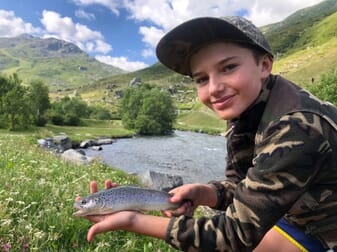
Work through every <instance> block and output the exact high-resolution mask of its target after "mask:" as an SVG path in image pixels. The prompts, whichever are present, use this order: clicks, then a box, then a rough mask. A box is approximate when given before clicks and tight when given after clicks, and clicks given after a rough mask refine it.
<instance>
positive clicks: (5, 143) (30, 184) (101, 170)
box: [0, 131, 174, 251]
mask: <svg viewBox="0 0 337 252" xmlns="http://www.w3.org/2000/svg"><path fill="white" fill-rule="evenodd" d="M31 142H32V141H31V135H28V134H26V135H24V134H12V133H8V132H4V131H0V172H1V176H0V246H1V249H2V251H174V250H173V249H171V248H170V247H168V246H167V245H166V244H165V243H164V242H163V241H159V240H156V239H152V238H148V237H144V236H138V235H136V234H132V233H128V232H122V231H116V232H111V233H107V234H101V235H98V236H97V237H96V238H95V240H94V242H92V243H88V242H87V241H86V232H87V230H88V228H89V226H90V225H91V224H90V223H89V222H88V221H86V220H85V219H83V218H73V217H72V213H73V212H74V208H73V202H74V198H75V196H76V195H85V194H87V193H88V184H89V181H91V180H96V181H97V182H98V183H99V185H102V184H103V183H104V180H105V179H106V178H110V179H112V180H113V181H116V182H118V183H119V184H135V183H137V180H136V178H135V177H133V176H128V175H127V174H125V173H123V172H121V171H119V170H117V169H112V168H110V167H107V166H106V165H104V164H101V163H94V164H92V165H89V166H78V165H74V164H70V163H66V162H64V161H62V160H61V159H59V158H58V157H56V156H55V155H54V154H51V153H48V152H46V151H45V150H43V149H41V148H40V147H37V146H35V145H32V144H31Z"/></svg>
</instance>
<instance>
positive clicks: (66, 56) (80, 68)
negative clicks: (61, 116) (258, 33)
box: [0, 34, 124, 91]
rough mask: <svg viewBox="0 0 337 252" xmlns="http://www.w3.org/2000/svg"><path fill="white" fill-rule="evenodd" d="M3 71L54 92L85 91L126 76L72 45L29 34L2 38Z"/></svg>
mask: <svg viewBox="0 0 337 252" xmlns="http://www.w3.org/2000/svg"><path fill="white" fill-rule="evenodd" d="M0 71H1V72H2V73H7V74H10V73H13V72H16V73H18V75H19V78H20V79H22V80H23V82H24V83H28V82H29V81H31V80H36V79H40V80H42V81H44V82H45V83H46V84H48V86H49V87H50V89H51V90H54V91H55V90H65V89H71V88H76V87H81V86H82V87H83V86H86V85H90V84H92V83H94V82H95V81H97V80H98V79H101V78H103V77H105V76H112V75H115V74H121V73H124V71H123V70H121V69H119V68H116V67H113V66H110V65H107V64H103V63H101V62H99V61H97V60H96V59H94V58H91V57H89V56H88V55H87V54H86V53H85V52H83V51H82V50H81V49H80V48H79V47H77V46H76V45H74V44H72V43H68V42H65V41H62V40H58V39H55V38H47V39H41V38H37V37H33V36H30V35H27V34H24V35H20V36H18V37H14V38H0Z"/></svg>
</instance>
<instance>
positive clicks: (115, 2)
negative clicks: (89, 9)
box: [73, 0, 122, 15]
mask: <svg viewBox="0 0 337 252" xmlns="http://www.w3.org/2000/svg"><path fill="white" fill-rule="evenodd" d="M73 2H74V3H75V4H77V5H78V6H88V5H93V4H99V5H102V6H105V7H107V8H108V9H110V10H111V11H112V12H113V13H115V14H116V15H119V10H118V9H119V7H121V6H122V0H73Z"/></svg>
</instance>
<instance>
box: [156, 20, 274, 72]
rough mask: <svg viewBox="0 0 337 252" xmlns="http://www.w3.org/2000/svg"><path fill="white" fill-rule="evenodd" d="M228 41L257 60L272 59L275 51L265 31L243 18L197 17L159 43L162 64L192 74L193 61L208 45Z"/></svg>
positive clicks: (180, 26)
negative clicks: (240, 46)
mask: <svg viewBox="0 0 337 252" xmlns="http://www.w3.org/2000/svg"><path fill="white" fill-rule="evenodd" d="M216 41H228V42H233V43H237V44H239V45H243V47H246V48H251V49H252V51H253V55H254V58H255V59H259V58H260V56H261V55H262V53H263V54H269V55H270V56H271V57H273V52H272V50H271V47H270V46H269V44H268V42H267V40H266V39H265V37H264V36H263V34H262V32H261V31H260V30H259V29H258V28H257V27H256V26H255V25H254V24H253V23H251V22H250V21H248V20H247V19H245V18H243V17H239V16H234V17H224V18H213V17H204V18H196V19H192V20H190V21H187V22H185V23H182V24H181V25H179V26H177V27H176V28H174V29H173V30H171V31H170V32H168V33H167V34H166V35H165V36H164V37H163V38H162V39H161V40H160V41H159V43H158V45H157V49H156V53H157V57H158V59H159V61H161V63H163V64H164V65H165V66H167V67H168V68H170V69H172V70H174V71H176V72H178V73H180V74H183V75H191V72H190V66H189V64H190V58H191V56H192V54H193V53H195V51H196V50H198V49H200V48H201V47H202V46H204V45H205V44H209V43H211V42H216Z"/></svg>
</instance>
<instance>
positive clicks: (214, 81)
mask: <svg viewBox="0 0 337 252" xmlns="http://www.w3.org/2000/svg"><path fill="white" fill-rule="evenodd" d="M224 88H225V84H224V81H223V79H222V78H220V76H217V75H216V76H211V77H210V79H209V93H210V94H211V95H215V94H217V93H218V92H221V91H223V90H224Z"/></svg>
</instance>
